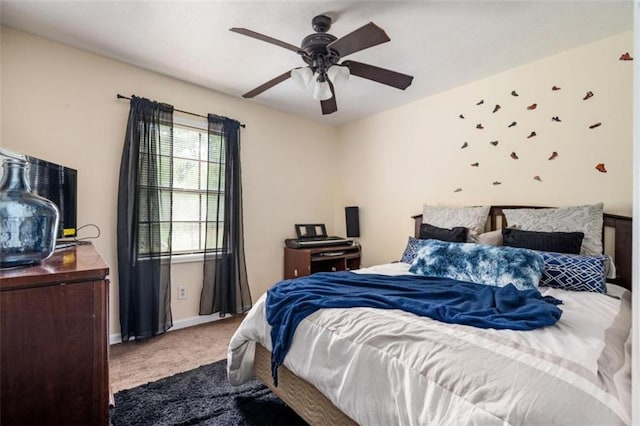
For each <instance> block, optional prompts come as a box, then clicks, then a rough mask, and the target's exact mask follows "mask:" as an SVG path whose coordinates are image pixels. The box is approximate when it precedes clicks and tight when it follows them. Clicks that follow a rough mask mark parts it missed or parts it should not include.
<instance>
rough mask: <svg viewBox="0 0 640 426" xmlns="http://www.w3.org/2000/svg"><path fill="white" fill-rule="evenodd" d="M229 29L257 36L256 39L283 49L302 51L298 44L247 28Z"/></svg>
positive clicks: (248, 35)
mask: <svg viewBox="0 0 640 426" xmlns="http://www.w3.org/2000/svg"><path fill="white" fill-rule="evenodd" d="M229 31H233V32H234V33H238V34H242V35H246V36H247V37H253V38H257V39H258V40H262V41H266V42H267V43H271V44H275V45H276V46H280V47H284V48H285V49H289V50H292V51H294V52H296V53H303V52H302V50H301V49H300V48H299V47H298V46H294V45H293V44H290V43H287V42H284V41H280V40H277V39H275V38H273V37H269V36H266V35H264V34H260V33H257V32H255V31H251V30H248V29H246V28H229Z"/></svg>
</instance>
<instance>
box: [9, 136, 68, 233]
mask: <svg viewBox="0 0 640 426" xmlns="http://www.w3.org/2000/svg"><path fill="white" fill-rule="evenodd" d="M6 158H19V159H22V160H24V161H26V162H27V173H28V174H29V185H30V186H31V192H33V193H34V194H37V195H39V196H41V197H44V198H46V199H48V200H51V201H53V203H54V204H55V205H56V206H57V207H58V211H59V212H60V223H59V226H58V235H57V238H73V237H76V231H77V214H78V204H77V203H78V171H77V170H75V169H72V168H70V167H65V166H62V165H60V164H55V163H51V162H49V161H45V160H41V159H39V158H35V157H32V156H30V155H25V154H19V153H17V152H13V151H9V150H7V149H4V148H0V164H1V163H2V161H4V159H6ZM2 173H3V171H2V167H0V177H1V176H2Z"/></svg>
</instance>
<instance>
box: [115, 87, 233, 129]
mask: <svg viewBox="0 0 640 426" xmlns="http://www.w3.org/2000/svg"><path fill="white" fill-rule="evenodd" d="M118 99H128V100H131V98H128V97H126V96H122V95H121V94H120V93H118ZM173 110H174V111H178V112H181V113H183V114H189V115H194V116H196V117H202V118H207V116H206V115H201V114H196V113H195V112H189V111H183V110H181V109H177V108H174V109H173ZM240 127H242V128H243V129H244V128H245V127H246V126H245V125H244V124H242V123H240Z"/></svg>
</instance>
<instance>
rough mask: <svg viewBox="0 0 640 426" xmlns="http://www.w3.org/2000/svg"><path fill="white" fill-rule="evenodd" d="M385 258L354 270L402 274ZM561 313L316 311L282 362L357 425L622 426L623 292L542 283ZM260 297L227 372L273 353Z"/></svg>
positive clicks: (238, 374) (627, 384)
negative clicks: (435, 316) (534, 321)
mask: <svg viewBox="0 0 640 426" xmlns="http://www.w3.org/2000/svg"><path fill="white" fill-rule="evenodd" d="M408 268H409V265H408V264H405V263H393V264H386V265H379V266H375V267H372V268H366V269H361V270H358V271H357V272H358V273H378V274H388V275H400V274H408V273H409V272H408ZM541 293H543V295H549V296H553V297H555V298H557V299H560V300H562V301H563V302H564V303H563V305H561V308H562V310H563V314H562V317H561V319H560V321H558V323H556V324H555V325H553V326H550V327H545V328H541V329H536V330H532V331H525V332H523V331H513V330H494V329H479V328H474V327H470V326H465V325H459V324H446V323H442V322H439V321H436V320H432V319H430V318H426V317H419V316H416V315H413V314H410V313H407V312H403V311H400V310H382V309H373V308H349V309H323V310H320V311H318V312H316V313H314V314H312V315H311V316H309V317H307V318H306V319H304V320H303V321H302V322H301V323H300V325H299V326H298V328H297V330H296V332H295V336H294V339H293V343H292V346H291V348H290V350H289V353H288V354H287V356H286V358H285V360H284V365H285V366H286V367H287V369H289V370H290V371H291V372H292V373H294V374H295V375H297V376H298V377H300V378H302V379H304V380H306V381H308V382H309V383H311V384H312V385H313V386H314V387H315V388H317V389H318V391H320V392H321V393H322V394H323V395H325V396H326V397H327V398H328V399H329V400H330V401H331V402H332V403H333V404H334V405H335V406H336V407H337V408H339V409H340V410H341V411H343V412H344V413H345V414H347V415H348V416H349V417H351V418H352V419H353V420H354V421H356V422H357V423H359V424H363V425H380V424H402V425H424V424H461V423H462V424H482V425H492V424H496V425H498V424H500V425H505V424H523V423H526V424H551V423H557V424H600V425H601V424H607V425H613V424H628V423H629V422H630V400H631V372H630V365H631V333H630V327H631V305H630V293H629V292H628V291H626V290H624V289H622V288H621V287H618V286H615V285H609V286H608V294H607V295H603V294H597V293H589V292H569V291H564V290H560V289H553V288H541ZM265 299H266V297H265V296H263V297H262V298H260V299H259V300H258V301H257V302H256V304H255V305H254V307H253V308H252V310H251V311H250V312H249V313H248V315H247V317H246V318H245V320H244V321H243V323H242V324H241V326H240V327H239V329H238V330H237V332H236V333H235V335H234V336H233V338H232V340H231V343H230V346H229V353H228V367H227V368H228V375H229V380H230V382H231V383H232V384H234V385H238V384H241V383H244V382H245V381H247V380H250V379H251V378H252V377H253V375H254V374H253V360H254V352H255V347H256V346H255V345H256V342H257V343H259V344H260V345H262V346H264V347H265V348H267V349H268V350H271V347H272V346H271V339H270V326H269V324H268V323H267V322H266V320H265Z"/></svg>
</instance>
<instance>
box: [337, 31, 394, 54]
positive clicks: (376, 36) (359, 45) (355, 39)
mask: <svg viewBox="0 0 640 426" xmlns="http://www.w3.org/2000/svg"><path fill="white" fill-rule="evenodd" d="M390 40H391V39H390V38H389V36H388V35H387V33H385V32H384V30H383V29H382V28H380V27H379V26H377V25H376V24H374V23H373V22H369V23H368V24H367V25H365V26H363V27H360V28H358V29H357V30H355V31H353V32H351V33H349V34H347V35H346V36H343V37H340V38H339V39H337V40H335V41H333V42H331V43H329V44H328V45H327V49H333V50H335V51H336V52H338V53H339V54H340V57H341V58H344V57H345V56H347V55H350V54H352V53H354V52H358V51H360V50H364V49H367V48H369V47H373V46H377V45H378V44H382V43H386V42H388V41H390Z"/></svg>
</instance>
